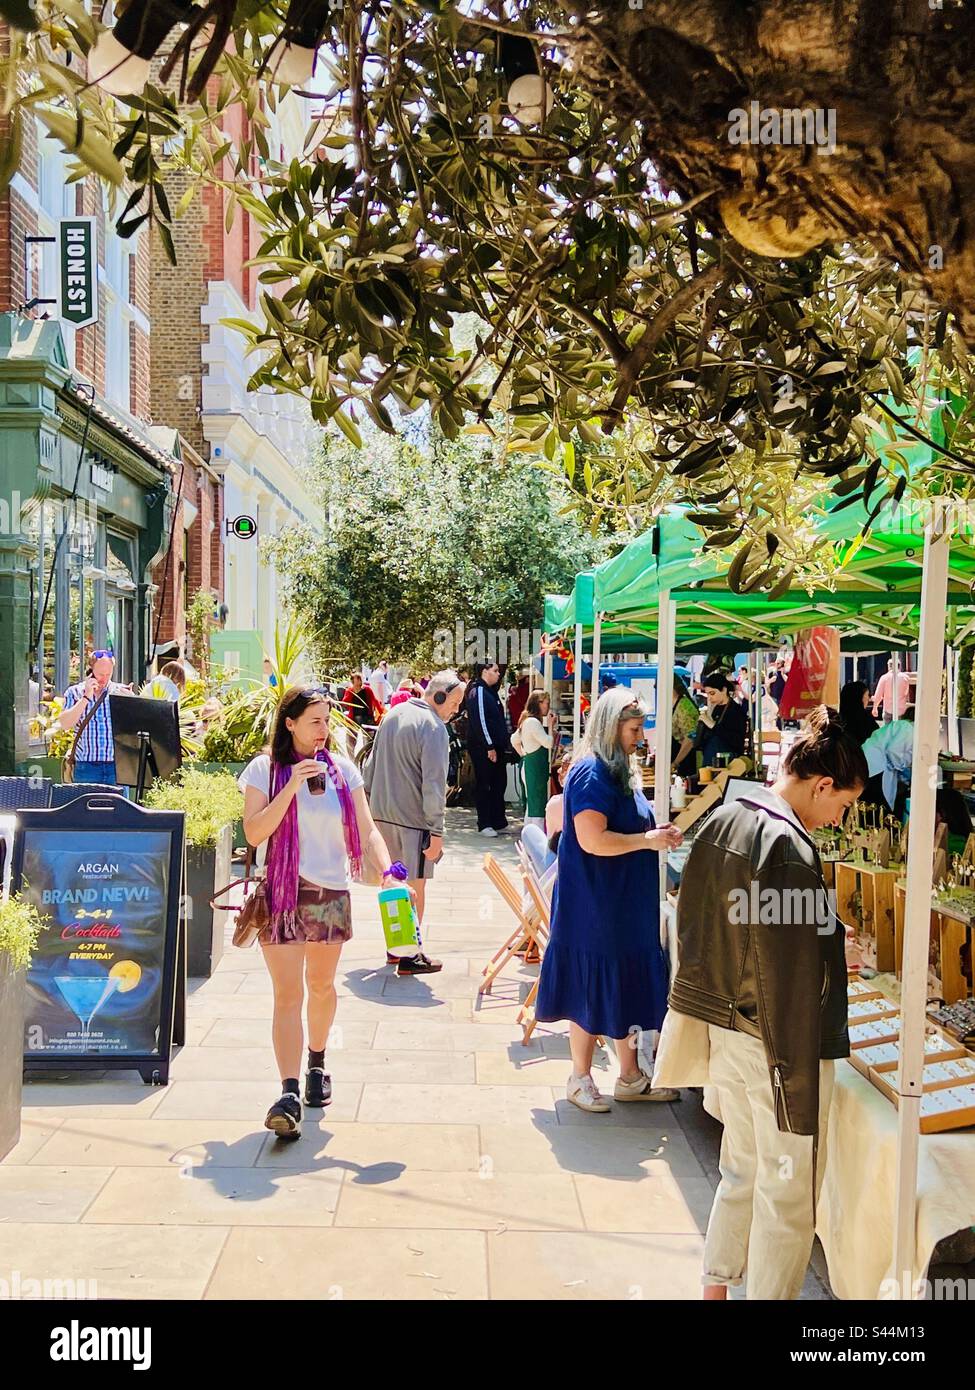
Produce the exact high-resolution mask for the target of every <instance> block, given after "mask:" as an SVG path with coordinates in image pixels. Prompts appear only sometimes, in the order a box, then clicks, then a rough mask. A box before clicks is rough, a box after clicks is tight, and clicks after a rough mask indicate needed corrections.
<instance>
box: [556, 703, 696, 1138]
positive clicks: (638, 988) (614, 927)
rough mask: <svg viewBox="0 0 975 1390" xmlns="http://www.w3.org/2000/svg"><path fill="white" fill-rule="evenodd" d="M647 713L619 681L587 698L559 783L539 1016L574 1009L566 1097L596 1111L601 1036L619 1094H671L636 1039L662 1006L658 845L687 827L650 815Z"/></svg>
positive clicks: (672, 842)
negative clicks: (640, 760) (559, 825)
mask: <svg viewBox="0 0 975 1390" xmlns="http://www.w3.org/2000/svg"><path fill="white" fill-rule="evenodd" d="M644 714H645V711H644V709H643V707H642V705H640V704H639V703H638V702H637V701H635V700H634V699H633V695H632V693H631V692H630V691H629V690H628V689H626V687H623V686H617V687H616V688H615V689H613V690H609V691H607V692H606V694H605V695H603V696H601V697H600V699H599V700H598V701H597V702H596V704H595V706H594V707H593V711H592V715H591V716H590V719H589V724H588V726H587V728H586V733H585V736H584V738H583V740H582V743H581V745H580V747H579V754H578V757H577V758H576V761H575V762H574V763H573V765H572V768H571V770H570V772H569V775H568V777H567V779H566V783H565V797H564V801H563V829H562V836H561V839H560V840H559V857H558V876H557V878H556V881H555V890H554V893H553V898H552V934H551V939H550V941H549V945H548V948H547V950H546V952H545V956H544V959H543V961H542V972H541V977H540V979H539V985H538V999H537V1003H536V1008H535V1017H536V1018H537V1019H538V1021H539V1022H544V1023H551V1022H555V1021H556V1020H559V1019H565V1018H567V1019H568V1020H569V1046H570V1050H571V1052H572V1064H573V1065H572V1075H571V1076H570V1078H569V1084H568V1089H567V1092H566V1094H567V1097H568V1099H569V1100H570V1101H571V1102H572V1104H573V1105H576V1106H578V1107H579V1108H580V1109H581V1110H588V1111H591V1112H599V1111H606V1110H608V1109H609V1108H610V1107H609V1104H608V1102H607V1101H606V1100H605V1099H604V1097H602V1096H601V1095H600V1094H599V1090H598V1088H597V1086H596V1083H595V1081H594V1080H593V1077H592V1056H593V1049H594V1046H595V1041H596V1037H597V1036H602V1037H606V1038H612V1039H613V1040H614V1042H615V1043H616V1050H617V1054H618V1056H619V1063H620V1075H619V1080H618V1081H617V1083H616V1088H615V1092H614V1099H615V1100H619V1101H637V1100H676V1099H678V1095H677V1093H676V1092H675V1091H661V1090H659V1089H658V1090H656V1091H655V1090H654V1089H653V1087H652V1086H651V1083H650V1079H649V1077H648V1076H646V1074H645V1073H644V1072H642V1071H641V1070H640V1067H639V1064H638V1061H637V1047H636V1045H635V1044H636V1042H637V1036H636V1035H638V1034H639V1033H640V1032H642V1031H644V1030H649V1029H658V1028H659V1027H660V1025H661V1023H662V1021H663V1016H664V1012H665V1010H666V1007H667V987H668V981H669V971H668V967H667V960H666V957H665V955H664V952H663V948H662V946H661V943H660V881H659V876H658V864H657V852H658V851H659V850H663V851H664V852H666V851H667V850H668V849H670V848H671V847H676V846H677V845H679V844H680V842H681V839H682V836H681V832H680V831H679V830H678V829H676V827H674V826H671V825H663V826H660V827H659V828H655V827H654V822H653V812H652V811H651V809H650V805H649V802H648V801H647V799H646V797H645V796H644V795H643V791H642V787H641V778H640V773H639V769H638V768H637V767H636V763H635V758H634V754H635V751H636V746H637V743H638V741H639V739H640V734H641V730H642V728H643V720H644Z"/></svg>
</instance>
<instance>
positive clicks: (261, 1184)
mask: <svg viewBox="0 0 975 1390" xmlns="http://www.w3.org/2000/svg"><path fill="white" fill-rule="evenodd" d="M313 1136H314V1137H313ZM334 1137H335V1136H334V1135H333V1134H330V1133H329V1132H328V1131H327V1130H319V1129H317V1128H314V1127H308V1126H307V1125H306V1126H305V1128H304V1130H303V1133H302V1137H301V1138H300V1139H291V1140H289V1139H275V1140H273V1141H271V1142H272V1147H271V1148H270V1149H269V1150H265V1151H264V1152H270V1153H273V1154H274V1155H275V1156H276V1157H277V1156H279V1155H280V1156H281V1158H282V1160H285V1159H288V1160H292V1161H287V1162H285V1161H282V1162H281V1163H280V1164H277V1163H275V1164H269V1165H267V1166H266V1167H252V1166H251V1164H252V1163H253V1159H251V1158H249V1157H245V1153H246V1148H247V1146H249V1144H250V1138H249V1136H247V1137H244V1138H243V1139H239V1140H237V1141H236V1142H235V1143H233V1144H227V1143H225V1142H224V1141H223V1140H221V1139H212V1140H205V1141H204V1142H203V1143H202V1144H195V1145H193V1151H192V1152H190V1153H187V1154H186V1155H182V1154H174V1155H173V1158H172V1160H171V1162H172V1163H173V1164H174V1165H175V1166H177V1167H179V1166H180V1164H181V1163H182V1164H185V1169H184V1171H185V1174H186V1177H187V1178H188V1179H191V1180H193V1181H201V1180H202V1181H203V1182H208V1183H210V1185H211V1187H212V1188H213V1189H214V1191H215V1192H217V1193H218V1194H219V1195H220V1196H222V1197H226V1198H228V1199H231V1200H233V1201H237V1202H261V1201H263V1200H264V1199H265V1198H266V1197H270V1196H271V1194H272V1193H273V1192H274V1189H275V1188H276V1186H277V1185H278V1183H279V1182H280V1181H281V1180H282V1179H283V1178H293V1177H295V1176H296V1175H299V1174H302V1173H323V1172H346V1173H351V1174H352V1175H353V1176H352V1179H351V1180H352V1182H354V1183H357V1184H359V1185H360V1186H364V1187H375V1186H379V1185H380V1184H382V1183H386V1182H395V1181H396V1179H397V1178H398V1177H400V1176H401V1175H402V1174H403V1173H404V1172H405V1171H406V1164H405V1163H396V1162H392V1161H390V1162H383V1163H366V1164H363V1163H354V1162H353V1161H352V1160H351V1159H344V1158H338V1157H335V1158H332V1157H330V1156H329V1155H327V1154H318V1155H316V1156H315V1157H311V1156H309V1157H307V1158H304V1159H303V1158H302V1149H303V1148H304V1147H305V1144H306V1139H310V1140H311V1142H313V1143H318V1142H320V1141H321V1140H323V1139H324V1140H325V1141H326V1142H328V1141H330V1140H332V1139H334ZM200 1150H202V1155H203V1156H202V1160H201V1159H200V1158H199V1153H200ZM237 1151H240V1155H241V1161H240V1163H239V1164H236V1165H235V1163H234V1156H235V1153H236V1152H237ZM241 1170H245V1171H246V1174H247V1179H246V1183H245V1184H244V1185H243V1187H242V1186H241V1182H240V1176H239V1174H240V1172H241Z"/></svg>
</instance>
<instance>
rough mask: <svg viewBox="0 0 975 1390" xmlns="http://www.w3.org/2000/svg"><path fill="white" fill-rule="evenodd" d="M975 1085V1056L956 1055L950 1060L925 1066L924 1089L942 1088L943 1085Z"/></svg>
mask: <svg viewBox="0 0 975 1390" xmlns="http://www.w3.org/2000/svg"><path fill="white" fill-rule="evenodd" d="M964 1085H968V1086H972V1085H975V1057H955V1058H954V1059H953V1060H951V1061H949V1062H932V1063H931V1065H930V1066H926V1067H925V1068H924V1089H925V1090H926V1091H936V1090H940V1088H941V1087H942V1086H964Z"/></svg>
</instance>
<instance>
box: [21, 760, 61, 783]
mask: <svg viewBox="0 0 975 1390" xmlns="http://www.w3.org/2000/svg"><path fill="white" fill-rule="evenodd" d="M17 772H18V774H19V775H20V776H21V777H29V776H30V775H31V773H37V774H38V775H39V776H41V777H50V779H51V781H52V782H60V781H61V759H60V758H48V757H46V756H45V757H40V756H38V757H36V758H28V759H27V760H26V761H25V762H22V763H18V764H17Z"/></svg>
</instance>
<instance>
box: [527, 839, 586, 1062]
mask: <svg viewBox="0 0 975 1390" xmlns="http://www.w3.org/2000/svg"><path fill="white" fill-rule="evenodd" d="M524 878H525V888H526V890H527V892H528V895H529V897H530V898H531V900H532V906H533V907H534V909H535V911H536V912H537V913H538V917H539V928H538V934H539V936H542V935H544V939H545V940H546V941H547V940H548V938H549V936H550V935H551V925H552V924H551V904H550V902H549V894H548V891H547V890H546V888H545V887H544V885H543V884H542V883H541V882H540V881H539V878H538V875H537V874H536V873H535V866H534V865H533V864H530V865H529V870H528V872H526V873H525V875H524ZM537 994H538V980H535V981H534V983H533V984H532V987H531V989H530V990H529V991H528V993H527V995H526V996H525V1002H524V1004H522V1006H521V1008H520V1009H519V1011H518V1017H517V1019H516V1022H518V1023H520V1024H521V1025H522V1032H521V1041H522V1043H524V1044H525V1045H526V1046H527V1044H528V1042H529V1040H530V1039H531V1035H532V1033H533V1032H534V1031H535V997H536V995H537ZM605 1045H606V1044H605V1041H604V1039H603V1038H602V1037H601V1036H597V1038H596V1046H597V1047H605Z"/></svg>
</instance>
